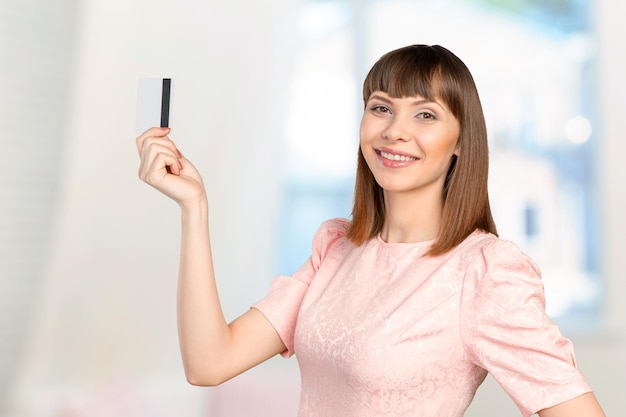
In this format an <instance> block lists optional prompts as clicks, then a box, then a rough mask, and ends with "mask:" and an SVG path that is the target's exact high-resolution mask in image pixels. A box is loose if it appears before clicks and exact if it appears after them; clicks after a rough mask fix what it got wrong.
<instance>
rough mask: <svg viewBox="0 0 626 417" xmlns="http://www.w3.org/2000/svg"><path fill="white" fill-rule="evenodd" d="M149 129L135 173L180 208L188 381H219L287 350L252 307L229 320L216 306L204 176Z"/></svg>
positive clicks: (160, 132) (181, 326) (163, 132)
mask: <svg viewBox="0 0 626 417" xmlns="http://www.w3.org/2000/svg"><path fill="white" fill-rule="evenodd" d="M168 133H169V129H166V128H152V129H149V130H147V131H146V132H145V133H144V134H142V135H141V136H139V137H138V138H137V149H138V152H139V156H140V159H141V164H140V168H139V177H140V178H141V179H142V180H143V181H145V182H146V183H147V184H149V185H151V186H153V187H154V188H156V189H157V190H159V191H161V192H162V193H163V194H165V195H167V196H168V197H170V198H172V199H173V200H174V201H176V202H177V203H178V205H179V206H180V208H181V221H182V233H181V253H180V269H179V277H178V295H177V315H178V333H179V341H180V349H181V355H182V359H183V365H184V368H185V375H186V377H187V380H188V381H189V382H190V383H191V384H194V385H217V384H220V383H222V382H224V381H226V380H228V379H230V378H232V377H233V376H235V375H238V374H240V373H241V372H243V371H246V370H247V369H249V368H251V367H253V366H255V365H256V364H258V363H261V362H263V361H265V360H266V359H269V358H270V357H272V356H274V355H276V354H278V353H280V352H282V351H284V350H285V346H284V344H283V343H282V341H281V339H280V337H279V336H278V333H276V331H275V330H274V328H273V327H272V325H271V324H270V323H269V321H268V320H267V319H266V318H265V316H263V315H262V314H261V313H260V312H259V311H257V310H256V309H250V310H249V311H248V312H246V313H244V314H243V315H241V316H240V317H239V318H237V319H236V320H234V321H233V322H232V323H230V324H228V323H227V322H226V320H225V319H224V315H223V312H222V308H221V305H220V301H219V297H218V293H217V286H216V283H215V276H214V272H213V259H212V255H211V244H210V238H209V221H208V203H207V199H206V192H205V189H204V185H203V182H202V178H201V176H200V174H199V173H198V171H197V169H196V168H195V167H194V166H193V165H192V164H191V162H189V161H188V160H187V159H186V158H184V157H183V156H182V155H181V153H180V152H179V151H178V149H177V148H176V146H175V144H174V142H172V141H171V140H170V139H169V137H168V136H167V134H168Z"/></svg>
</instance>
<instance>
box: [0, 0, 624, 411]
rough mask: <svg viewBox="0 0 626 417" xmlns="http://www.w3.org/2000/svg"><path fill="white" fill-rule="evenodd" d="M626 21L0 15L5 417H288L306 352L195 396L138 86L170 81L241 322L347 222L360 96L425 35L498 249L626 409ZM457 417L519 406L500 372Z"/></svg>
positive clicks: (299, 3) (78, 7) (328, 14)
mask: <svg viewBox="0 0 626 417" xmlns="http://www.w3.org/2000/svg"><path fill="white" fill-rule="evenodd" d="M624 18H626V6H625V5H624V4H623V3H622V2H614V1H611V0H595V1H594V0H467V1H460V0H438V1H435V0H430V1H429V0H414V1H409V0H404V1H401V0H384V1H383V0H344V1H341V0H323V1H322V0H308V1H307V0H271V1H269V0H255V1H253V0H231V1H228V2H218V1H212V0H208V1H204V2H200V1H192V0H177V1H174V0H134V1H133V0H124V1H123V0H107V1H103V0H102V1H97V0H57V1H55V2H49V1H46V0H26V1H24V0H19V1H18V0H2V1H0V56H1V60H0V86H1V88H0V91H1V93H0V96H1V97H2V100H1V101H0V156H1V158H2V163H0V417H78V416H81V417H82V416H89V417H92V416H97V417H100V416H102V417H112V416H116V417H119V416H126V417H148V416H150V417H161V416H183V417H195V416H211V417H222V416H224V417H226V416H228V417H238V416H241V417H248V416H274V417H282V416H285V417H288V416H291V417H292V416H295V415H296V410H297V403H298V393H299V376H298V370H297V364H296V361H295V359H293V358H292V359H290V360H284V359H281V358H275V359H272V360H270V361H268V362H266V363H265V364H263V365H261V366H259V367H257V368H255V369H253V370H251V371H249V372H247V373H246V374H244V375H241V376H240V377H238V378H236V379H234V380H232V381H229V382H227V383H225V384H224V385H222V386H220V387H216V388H198V387H192V386H190V385H188V384H187V383H186V382H185V378H184V374H183V371H182V366H181V363H180V358H179V353H178V341H177V334H176V323H175V288H176V275H177V261H178V243H179V242H178V240H179V226H178V225H179V214H178V210H177V207H176V206H175V204H174V203H173V202H171V201H168V200H167V199H166V198H165V197H162V196H161V195H159V194H158V193H157V192H155V191H154V190H152V189H150V187H148V186H146V185H145V184H143V183H141V182H140V181H139V179H138V178H137V168H138V160H137V156H136V150H135V143H134V138H135V136H136V135H135V131H134V130H135V106H136V102H135V99H136V91H137V79H138V78H140V77H171V78H173V98H172V122H171V126H172V133H171V137H172V138H173V139H175V140H176V141H177V143H178V146H179V148H180V149H181V150H182V152H183V153H184V154H185V155H186V156H187V157H188V158H190V159H191V160H192V161H193V162H194V163H195V165H196V166H197V167H198V168H199V169H200V171H201V172H202V174H203V176H204V179H205V183H206V186H207V189H208V194H209V200H210V206H211V212H210V219H211V227H212V229H211V231H212V241H213V246H214V257H215V263H216V273H217V276H218V279H219V283H218V284H219V290H220V293H221V296H222V300H223V304H224V310H225V313H226V316H227V318H228V319H233V318H235V317H236V316H237V315H239V314H240V313H242V312H243V311H245V310H246V309H248V308H249V306H250V305H251V304H253V303H254V302H256V301H257V300H259V299H260V298H262V297H263V295H264V294H265V292H266V291H267V288H268V286H269V284H270V282H271V280H272V278H273V277H274V276H275V275H277V274H290V273H292V272H293V271H294V270H295V269H296V268H297V267H298V266H299V265H300V264H301V263H303V262H304V261H305V260H306V258H307V256H308V254H309V247H310V242H311V237H312V234H313V232H314V231H315V229H316V228H317V227H318V225H319V223H320V222H321V221H322V220H324V219H326V218H330V217H347V216H349V213H350V207H351V201H352V187H353V173H354V170H355V164H356V149H357V144H358V123H359V118H360V113H361V111H362V105H363V104H362V99H361V97H360V95H361V94H360V88H361V82H362V80H363V78H364V76H365V74H366V72H367V70H368V69H369V67H370V66H371V65H372V64H373V63H374V61H375V60H376V59H377V58H378V57H379V56H380V55H382V54H383V53H385V52H387V51H388V50H391V49H395V48H397V47H401V46H405V45H408V44H414V43H426V44H441V45H443V46H445V47H447V48H449V49H451V50H452V51H453V52H454V53H455V54H457V55H458V56H459V57H460V58H461V59H462V60H463V61H464V62H465V63H466V64H467V65H468V66H469V68H470V70H471V71H472V73H473V74H474V77H475V79H476V83H477V85H478V89H479V92H480V93H481V98H482V101H483V106H484V109H485V114H486V117H487V124H488V128H489V135H490V146H491V168H490V169H491V174H490V175H491V179H490V194H491V198H492V204H493V208H494V216H495V219H496V222H497V224H498V228H499V231H500V232H501V236H502V237H504V238H507V239H510V240H514V241H515V242H516V243H518V244H519V245H520V246H521V247H522V248H523V250H525V251H526V252H527V253H528V254H530V255H531V256H532V257H533V258H534V259H535V260H536V262H537V263H538V264H539V266H540V267H541V269H542V271H543V274H544V280H545V287H546V295H547V304H548V307H547V308H548V312H549V313H550V315H551V316H552V317H553V318H554V319H555V321H556V322H557V323H558V324H559V325H560V326H561V328H562V330H563V332H564V333H565V334H566V335H567V336H568V337H570V338H571V339H572V340H573V341H574V344H575V346H576V353H577V359H578V365H579V367H580V368H581V369H582V370H583V372H584V373H585V375H586V376H587V378H588V380H589V382H590V383H591V385H592V386H593V387H594V389H595V390H596V396H597V397H598V398H599V400H600V402H601V403H602V405H603V407H604V409H605V411H606V412H607V415H614V416H616V415H621V414H623V413H624V410H625V408H624V406H623V399H622V397H623V394H622V389H623V387H624V386H626V355H624V353H626V340H625V337H626V303H624V302H623V301H622V297H623V296H624V294H626V281H625V280H624V276H623V271H624V270H626V256H625V255H626V254H625V253H624V250H623V243H622V242H623V236H624V235H626V219H625V218H624V216H623V215H622V213H623V212H624V209H625V208H626V207H625V206H626V189H625V187H624V185H623V181H624V180H625V179H626V165H625V164H623V163H622V161H621V157H622V155H625V154H626V117H625V116H626V114H625V111H626V82H625V81H624V78H623V74H625V73H626V47H625V46H624V44H623V39H624V35H625V34H626V33H625V31H624V28H623V22H624ZM466 415H467V416H470V417H471V416H483V417H502V416H515V415H519V412H518V411H517V409H516V408H515V406H514V405H513V403H512V402H511V400H510V399H509V398H508V397H507V396H506V394H505V393H504V392H503V391H502V389H501V388H500V387H499V386H498V385H497V383H495V382H494V381H493V380H491V379H490V378H488V379H487V381H486V382H485V383H484V384H483V386H482V387H481V388H480V389H479V391H478V394H477V396H476V399H475V401H474V403H473V404H472V406H471V407H470V410H468V412H467V414H466Z"/></svg>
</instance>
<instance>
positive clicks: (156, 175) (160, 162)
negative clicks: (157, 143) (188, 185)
mask: <svg viewBox="0 0 626 417" xmlns="http://www.w3.org/2000/svg"><path fill="white" fill-rule="evenodd" d="M180 167H181V165H180V161H179V160H178V158H176V157H175V156H172V155H171V154H169V153H159V154H158V155H157V156H156V157H155V158H154V159H152V160H150V161H146V163H145V164H144V166H143V172H141V173H140V178H141V179H142V180H143V181H144V182H146V183H148V184H150V185H152V186H156V185H158V184H159V183H160V182H161V181H162V180H163V179H164V178H165V177H167V176H168V175H170V173H171V174H173V175H176V176H178V175H180V170H181V168H180ZM168 168H169V170H168Z"/></svg>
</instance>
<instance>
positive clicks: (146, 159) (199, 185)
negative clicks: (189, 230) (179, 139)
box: [137, 127, 206, 207]
mask: <svg viewBox="0 0 626 417" xmlns="http://www.w3.org/2000/svg"><path fill="white" fill-rule="evenodd" d="M169 132H170V130H169V128H160V127H154V128H151V129H148V130H146V131H145V132H144V133H143V134H142V135H141V136H139V137H138V138H137V151H138V152H139V158H140V159H141V164H140V166H139V178H141V179H142V180H143V181H144V182H145V183H147V184H149V185H151V186H153V187H154V188H156V189H157V190H159V191H161V192H162V193H163V194H165V195H166V196H168V197H170V198H171V199H173V200H174V201H176V202H177V203H178V205H180V206H181V207H184V206H186V205H190V204H194V203H197V202H199V201H203V200H204V199H206V194H205V189H204V184H203V182H202V178H201V176H200V174H199V173H198V170H197V169H196V168H195V167H194V166H193V165H192V164H191V162H189V161H188V160H187V159H186V158H185V157H183V156H182V154H181V153H180V151H179V150H178V148H177V147H176V145H175V144H174V142H172V141H171V140H170V138H169V137H168V136H167V134H168V133H169Z"/></svg>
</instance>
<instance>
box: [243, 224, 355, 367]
mask: <svg viewBox="0 0 626 417" xmlns="http://www.w3.org/2000/svg"><path fill="white" fill-rule="evenodd" d="M348 224H349V222H348V221H347V220H344V219H333V220H327V221H325V222H324V223H322V225H321V226H320V227H319V228H318V230H317V232H316V233H315V236H314V237H313V244H312V251H311V256H310V257H309V259H308V260H307V261H306V262H305V263H304V265H302V266H301V267H300V269H298V271H297V272H296V273H295V274H293V275H292V276H278V277H276V278H275V279H274V281H273V282H272V284H271V286H270V289H269V291H268V293H267V296H266V297H265V298H264V299H262V300H261V301H259V302H258V303H256V304H254V305H253V306H252V307H253V308H256V309H257V310H259V311H260V312H261V313H263V315H264V316H265V317H266V318H267V319H268V320H269V322H270V323H271V324H272V326H274V328H275V329H276V331H277V333H278V335H279V336H280V338H281V340H282V341H283V343H284V344H285V346H286V347H287V350H286V351H285V352H283V353H282V355H283V356H284V357H289V356H291V355H293V354H294V350H293V346H294V333H295V328H296V320H297V318H298V312H299V311H300V305H301V304H302V300H303V299H304V295H305V294H306V291H307V289H308V288H309V284H310V283H311V281H312V280H313V278H314V276H315V274H316V272H317V270H318V269H319V267H320V265H321V264H322V262H323V261H324V259H325V258H326V255H327V254H328V252H329V251H330V249H331V248H332V246H333V245H334V244H335V242H337V241H338V240H339V239H341V238H342V237H343V236H344V235H345V230H346V227H347V225H348Z"/></svg>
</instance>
